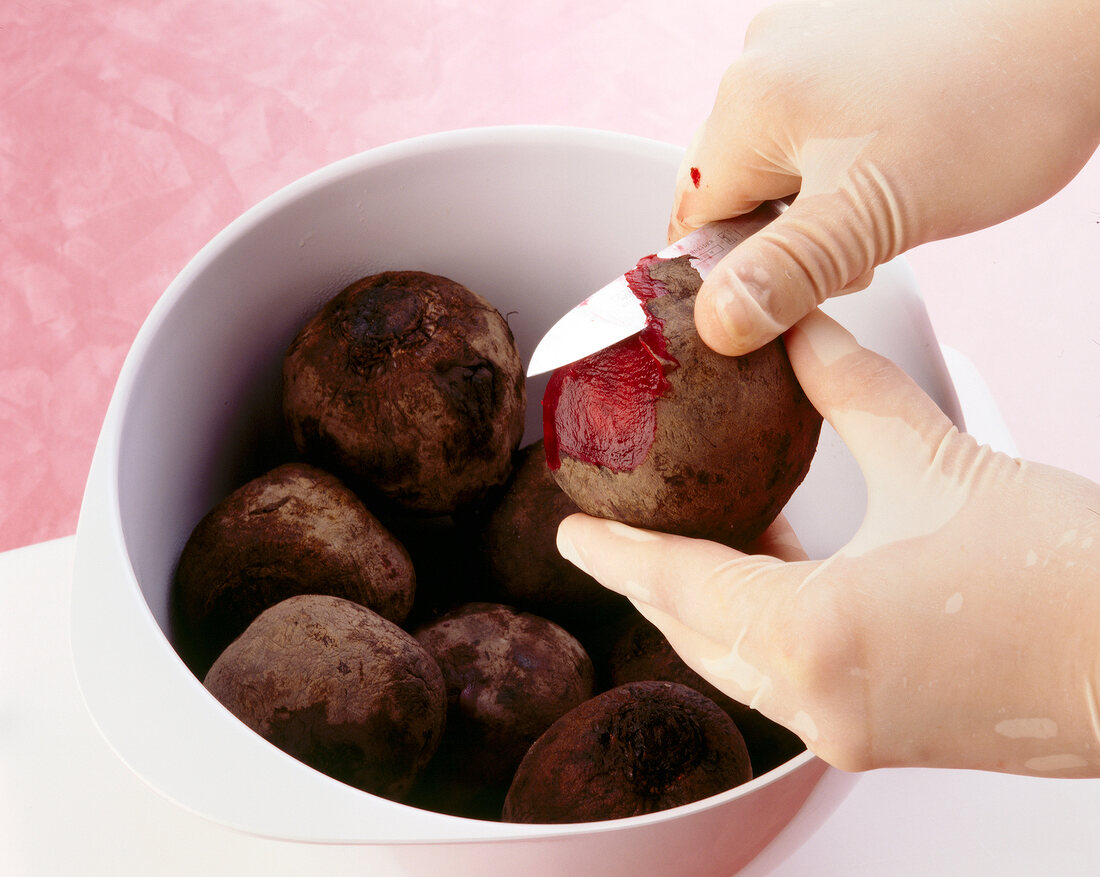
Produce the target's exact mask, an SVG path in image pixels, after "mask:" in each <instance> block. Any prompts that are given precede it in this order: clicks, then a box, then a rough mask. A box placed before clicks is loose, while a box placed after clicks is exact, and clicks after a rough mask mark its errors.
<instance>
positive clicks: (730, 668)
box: [634, 601, 780, 721]
mask: <svg viewBox="0 0 1100 877" xmlns="http://www.w3.org/2000/svg"><path fill="white" fill-rule="evenodd" d="M634 607H635V608H636V609H637V610H638V612H639V613H640V614H641V615H642V616H643V617H644V618H645V619H646V620H647V621H648V622H649V623H650V624H652V625H653V626H654V627H656V628H657V629H658V630H660V631H661V633H662V634H663V635H664V637H665V639H666V640H668V644H669V645H670V646H671V647H672V650H673V651H674V652H676V654H677V655H678V656H679V657H680V659H681V660H682V661H683V662H684V663H685V664H687V666H688V667H690V668H691V669H692V670H693V671H695V672H696V673H698V674H699V676H701V677H702V678H703V679H705V680H706V681H707V682H709V683H710V684H711V685H713V686H714V687H715V688H717V689H718V690H719V691H722V692H724V693H725V694H727V695H729V696H730V697H732V698H733V699H734V700H736V701H738V702H739V703H743V704H745V705H747V706H751V707H752V708H753V709H758V710H761V711H762V712H763V713H764V714H765V715H767V716H768V717H769V718H773V720H774V721H780V719H778V718H775V717H774V715H773V714H774V711H775V708H776V706H777V704H775V703H774V700H773V698H772V695H773V694H774V686H773V683H772V680H771V679H770V677H768V676H767V675H766V674H764V673H762V672H760V670H759V668H758V667H757V666H756V665H755V664H754V663H753V662H751V661H747V660H746V661H743V662H730V660H729V655H730V646H729V644H728V643H721V642H716V641H715V640H712V639H710V638H708V637H705V636H703V635H702V634H700V633H699V632H698V631H696V630H693V629H692V628H690V627H688V626H687V625H686V624H684V623H683V622H682V621H680V619H678V618H676V617H675V616H673V615H669V614H668V613H667V612H664V611H662V610H660V609H658V608H656V607H655V606H650V605H649V604H648V603H642V602H640V601H634ZM714 667H721V668H722V671H723V672H721V673H719V674H714V673H712V672H711V669H712V668H714Z"/></svg>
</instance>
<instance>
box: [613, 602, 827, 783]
mask: <svg viewBox="0 0 1100 877" xmlns="http://www.w3.org/2000/svg"><path fill="white" fill-rule="evenodd" d="M608 667H609V672H610V680H611V684H612V685H625V684H626V683H628V682H641V681H643V680H646V679H660V680H663V681H665V682H679V683H680V684H681V685H687V686H688V687H689V688H694V689H695V690H696V691H698V692H699V693H700V694H703V695H706V696H707V697H709V698H710V699H711V700H713V701H714V702H715V703H716V704H717V705H718V706H719V707H721V708H722V709H723V710H724V711H725V712H726V714H727V715H728V716H729V717H730V718H731V719H733V722H734V724H735V725H737V730H739V731H740V732H741V736H742V737H744V738H745V745H746V746H747V747H748V750H749V758H750V759H751V761H752V773H753V776H760V775H761V774H763V773H767V772H768V771H769V770H771V769H772V768H775V767H778V766H779V765H781V764H783V763H784V762H786V761H789V760H790V759H792V758H794V757H795V756H796V755H798V754H799V753H801V752H803V751H805V749H806V745H805V744H804V743H803V742H802V741H801V740H800V739H799V738H798V736H797V735H796V734H794V733H793V732H791V731H788V730H787V729H786V728H784V727H783V726H782V725H779V724H777V723H775V722H773V721H772V720H771V719H769V718H768V717H767V716H765V715H764V714H763V713H760V712H758V711H757V710H754V709H752V708H751V707H748V706H746V705H745V704H743V703H741V702H739V701H736V700H734V699H733V698H732V697H730V696H729V695H727V694H726V693H725V692H723V691H721V690H719V689H718V688H716V687H715V686H713V685H711V684H710V683H709V682H707V680H706V679H704V678H703V677H702V676H700V675H699V674H698V673H696V672H695V671H694V670H692V669H691V668H690V667H689V666H688V665H687V664H685V663H684V660H683V658H681V657H680V656H679V655H677V654H676V652H675V651H674V650H673V648H672V646H671V645H670V644H669V642H668V640H667V639H665V636H664V634H663V633H661V631H660V630H659V629H658V628H657V627H655V626H654V625H653V624H651V623H650V622H649V620H648V619H646V618H645V617H643V616H642V615H637V616H636V617H635V618H634V620H633V622H632V623H630V624H629V625H628V626H627V627H626V629H625V630H624V631H623V632H622V633H621V634H620V635H619V636H618V637H617V638H616V640H615V643H614V645H613V646H612V648H611V654H610V657H609V658H608Z"/></svg>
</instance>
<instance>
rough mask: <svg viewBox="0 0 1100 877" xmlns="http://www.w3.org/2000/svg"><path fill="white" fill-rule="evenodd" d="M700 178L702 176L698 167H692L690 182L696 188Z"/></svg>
mask: <svg viewBox="0 0 1100 877" xmlns="http://www.w3.org/2000/svg"><path fill="white" fill-rule="evenodd" d="M702 178H703V175H702V174H701V173H699V168H697V167H693V168H692V169H691V182H692V183H693V184H694V186H695V188H696V189H698V188H699V181H700V180H701V179H702Z"/></svg>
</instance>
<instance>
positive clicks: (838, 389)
mask: <svg viewBox="0 0 1100 877" xmlns="http://www.w3.org/2000/svg"><path fill="white" fill-rule="evenodd" d="M785 340H786V345H787V352H788V355H789V356H790V360H791V365H792V367H793V368H794V372H795V375H796V376H797V377H798V380H799V383H801V385H802V388H803V389H804V390H805V392H806V396H807V397H808V398H809V400H810V402H812V403H813V405H814V407H815V408H817V410H818V411H819V412H820V413H821V415H822V416H823V417H824V418H825V419H826V420H827V421H828V422H829V423H830V424H831V425H832V426H833V428H834V429H835V430H836V431H837V434H838V435H839V436H840V438H841V440H843V442H844V443H845V444H846V445H847V446H848V449H849V450H850V451H851V452H852V455H853V456H854V457H855V459H856V462H857V463H858V464H859V467H860V469H861V470H862V472H863V475H864V478H865V479H866V481H867V485H868V492H869V495H870V496H871V498H872V499H874V497H875V496H876V495H881V494H887V495H889V496H904V497H906V499H905V502H906V503H907V504H912V503H915V502H917V501H918V500H919V499H920V498H921V497H922V496H926V495H927V494H928V484H927V482H926V481H925V477H926V474H927V473H928V471H929V470H930V469H931V468H932V463H933V460H934V459H935V458H936V457H937V455H938V454H940V453H941V452H943V450H944V447H945V442H947V441H949V440H951V439H952V437H955V438H957V431H956V430H955V428H954V426H953V425H952V423H951V421H950V419H949V418H948V417H947V415H945V414H944V413H943V412H942V411H941V410H940V409H939V407H938V406H937V405H936V403H935V402H934V401H932V399H931V398H929V397H928V395H927V394H926V393H925V392H924V391H923V390H922V389H921V388H920V387H919V386H918V385H917V384H916V382H915V381H913V379H912V378H910V377H909V375H907V374H906V373H905V372H904V371H902V369H901V368H899V367H898V366H897V365H895V364H894V363H893V362H891V361H890V360H889V359H887V358H885V357H883V356H881V355H879V354H877V353H874V352H873V351H870V350H867V349H866V348H864V347H862V346H861V345H860V344H859V342H858V341H856V339H855V338H854V337H853V336H852V334H851V333H850V332H849V331H848V330H847V329H845V328H844V327H843V326H841V325H840V324H839V323H837V322H836V321H835V320H833V319H832V318H830V317H828V316H826V315H825V314H824V313H822V312H821V311H820V310H815V311H814V312H812V313H811V314H809V315H807V316H806V317H805V318H804V319H803V320H801V321H800V322H799V323H798V324H797V325H796V326H795V327H794V328H792V329H791V330H790V331H789V332H787V334H786V336H785ZM941 500H942V498H941V497H936V496H933V497H931V498H930V499H929V500H928V501H929V502H933V503H935V502H939V501H941ZM869 517H870V514H869Z"/></svg>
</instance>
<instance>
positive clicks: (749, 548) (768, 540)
mask: <svg viewBox="0 0 1100 877" xmlns="http://www.w3.org/2000/svg"><path fill="white" fill-rule="evenodd" d="M745 553H746V554H767V555H768V556H770V557H775V558H778V559H779V560H787V561H797V560H809V555H808V554H806V549H805V548H803V547H802V542H801V541H800V540H799V538H798V534H796V533H795V531H794V527H792V526H791V522H790V521H788V520H787V517H786V515H782V514H781V515H780V516H779V517H777V518H776V519H775V520H774V521H772V522H771V524H770V525H769V526H768V528H767V529H766V530H765V531H764V532H763V533H761V534H760V536H758V537H757V538H756V539H754V540H753V541H752V542H751V543H749V544H748V545H746V546H745Z"/></svg>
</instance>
